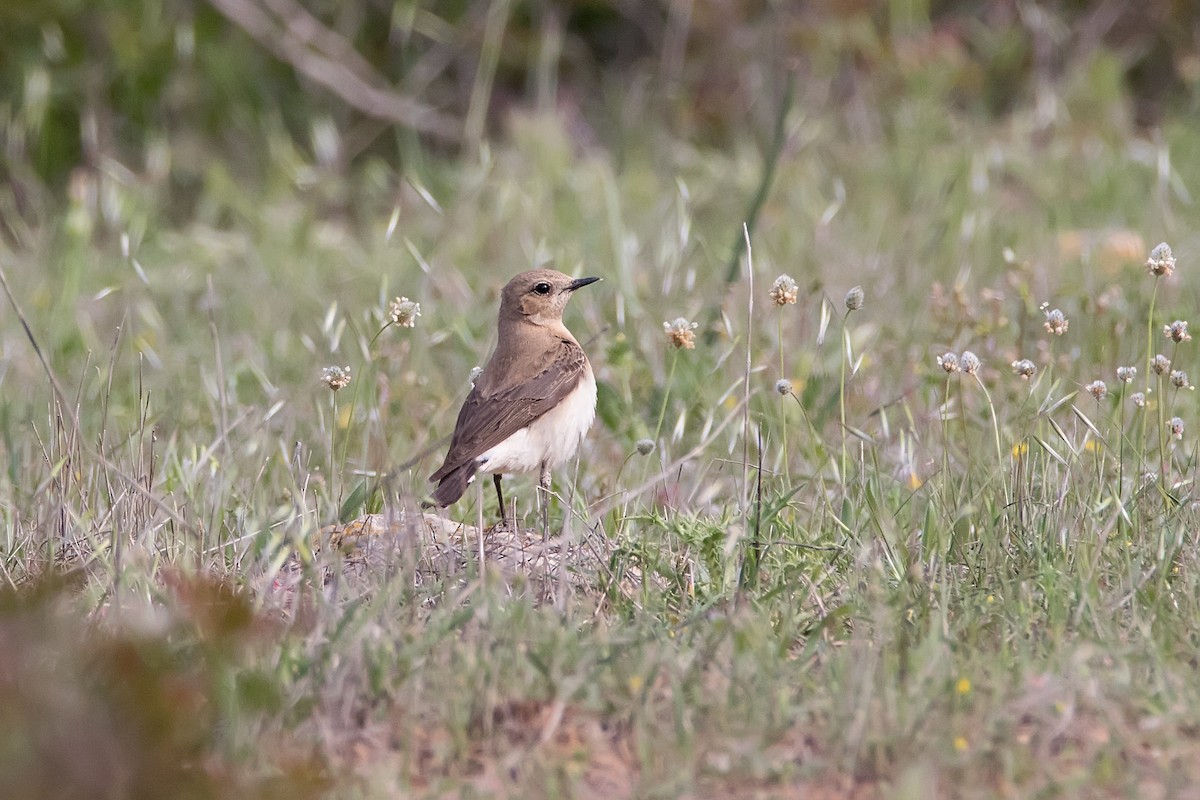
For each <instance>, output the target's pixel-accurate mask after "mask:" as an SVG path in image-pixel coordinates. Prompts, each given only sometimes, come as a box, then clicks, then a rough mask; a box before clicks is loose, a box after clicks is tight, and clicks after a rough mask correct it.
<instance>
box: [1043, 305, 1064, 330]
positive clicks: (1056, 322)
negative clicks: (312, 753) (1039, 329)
mask: <svg viewBox="0 0 1200 800" xmlns="http://www.w3.org/2000/svg"><path fill="white" fill-rule="evenodd" d="M1070 324H1071V323H1070V321H1069V320H1068V319H1067V317H1066V315H1065V314H1063V312H1062V310H1061V309H1058V308H1056V309H1054V310H1053V311H1047V312H1046V322H1045V325H1044V326H1043V327H1045V329H1046V330H1047V331H1048V332H1049V333H1052V334H1054V335H1055V336H1062V335H1063V334H1064V333H1066V332H1067V328H1068V327H1069V326H1070Z"/></svg>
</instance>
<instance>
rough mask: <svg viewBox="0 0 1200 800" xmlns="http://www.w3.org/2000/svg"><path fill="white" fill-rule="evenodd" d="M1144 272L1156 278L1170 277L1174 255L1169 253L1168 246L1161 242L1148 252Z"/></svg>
mask: <svg viewBox="0 0 1200 800" xmlns="http://www.w3.org/2000/svg"><path fill="white" fill-rule="evenodd" d="M1146 271H1147V272H1149V273H1150V274H1151V275H1153V276H1154V277H1156V278H1163V277H1167V278H1169V277H1171V273H1172V272H1174V271H1175V254H1174V253H1172V252H1171V246H1170V245H1168V244H1167V243H1166V242H1162V243H1161V244H1159V245H1158V246H1157V247H1155V248H1154V249H1153V250H1151V251H1150V258H1149V259H1147V261H1146Z"/></svg>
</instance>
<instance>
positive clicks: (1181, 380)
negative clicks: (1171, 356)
mask: <svg viewBox="0 0 1200 800" xmlns="http://www.w3.org/2000/svg"><path fill="white" fill-rule="evenodd" d="M1171 385H1172V386H1175V387H1176V388H1178V389H1186V388H1188V387H1189V386H1191V384H1190V383H1188V374H1187V373H1186V372H1184V371H1183V370H1181V369H1177V370H1172V372H1171Z"/></svg>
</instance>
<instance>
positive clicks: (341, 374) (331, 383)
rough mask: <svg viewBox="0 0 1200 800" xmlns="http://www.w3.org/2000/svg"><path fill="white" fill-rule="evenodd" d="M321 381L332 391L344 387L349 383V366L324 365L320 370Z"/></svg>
mask: <svg viewBox="0 0 1200 800" xmlns="http://www.w3.org/2000/svg"><path fill="white" fill-rule="evenodd" d="M321 383H323V384H325V385H326V386H328V387H329V390H330V391H333V392H336V391H339V390H341V389H345V388H346V387H347V386H349V385H350V368H349V367H326V368H325V369H323V370H321Z"/></svg>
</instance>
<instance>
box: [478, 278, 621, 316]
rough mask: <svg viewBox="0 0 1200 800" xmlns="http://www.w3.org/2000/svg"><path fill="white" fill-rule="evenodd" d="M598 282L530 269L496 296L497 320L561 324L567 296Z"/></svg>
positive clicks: (593, 279)
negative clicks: (498, 315)
mask: <svg viewBox="0 0 1200 800" xmlns="http://www.w3.org/2000/svg"><path fill="white" fill-rule="evenodd" d="M598 280H600V279H599V278H572V277H571V276H570V275H564V274H563V273H561V272H559V271H557V270H553V269H531V270H529V271H528V272H522V273H521V274H520V275H517V276H516V277H515V278H513V279H512V280H511V281H509V282H508V285H507V286H505V287H504V291H503V292H502V293H501V295H500V319H501V320H504V319H518V318H524V319H525V320H526V321H528V322H532V323H533V324H535V325H548V324H552V323H554V322H561V321H562V314H563V309H564V308H566V307H567V301H568V300H570V299H571V294H572V293H573V292H574V291H575V290H576V289H579V288H581V287H583V286H587V285H588V284H589V283H595V282H596V281H598Z"/></svg>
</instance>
